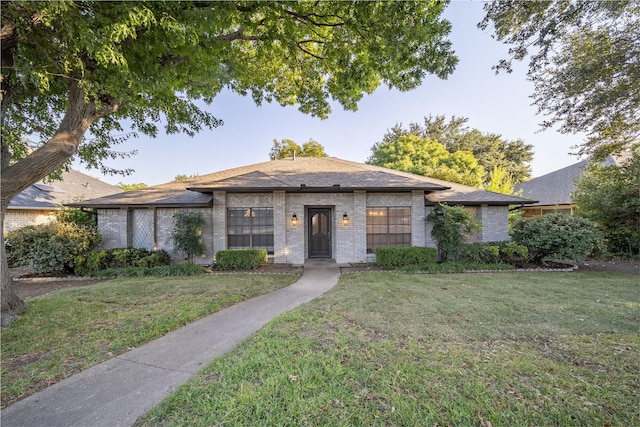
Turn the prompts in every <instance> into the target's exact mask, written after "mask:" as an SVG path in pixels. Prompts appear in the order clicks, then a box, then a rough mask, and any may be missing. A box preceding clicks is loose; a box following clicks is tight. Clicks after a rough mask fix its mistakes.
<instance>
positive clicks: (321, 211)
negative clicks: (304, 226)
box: [309, 208, 331, 258]
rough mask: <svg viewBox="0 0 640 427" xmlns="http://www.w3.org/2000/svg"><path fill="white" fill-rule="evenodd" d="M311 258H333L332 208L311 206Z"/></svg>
mask: <svg viewBox="0 0 640 427" xmlns="http://www.w3.org/2000/svg"><path fill="white" fill-rule="evenodd" d="M309 258H331V209H330V208H309Z"/></svg>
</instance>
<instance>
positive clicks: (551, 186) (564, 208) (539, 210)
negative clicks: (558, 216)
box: [514, 153, 631, 218]
mask: <svg viewBox="0 0 640 427" xmlns="http://www.w3.org/2000/svg"><path fill="white" fill-rule="evenodd" d="M630 156H631V153H625V154H621V155H619V156H609V157H608V158H607V159H606V160H605V161H604V162H603V164H605V165H609V166H620V165H621V164H622V163H624V162H625V161H626V160H627V159H628V158H629V157H630ZM588 164H589V160H588V159H587V160H583V161H581V162H578V163H575V164H573V165H571V166H567V167H565V168H562V169H558V170H557V171H554V172H550V173H548V174H546V175H542V176H540V177H538V178H534V179H532V180H530V181H526V182H522V183H520V184H517V185H516V186H515V188H514V192H516V193H517V192H518V191H520V190H522V193H521V194H520V195H521V196H522V197H524V198H526V199H530V200H537V202H536V203H533V204H530V205H528V206H523V207H522V208H521V210H522V211H523V212H524V214H523V216H524V218H530V217H534V216H540V215H545V214H550V213H564V214H569V215H570V214H573V213H574V212H576V209H577V208H576V206H575V205H573V204H572V203H571V196H572V194H573V192H574V191H575V183H576V181H577V180H578V179H580V178H581V177H582V174H583V172H584V170H585V168H586V167H587V165H588Z"/></svg>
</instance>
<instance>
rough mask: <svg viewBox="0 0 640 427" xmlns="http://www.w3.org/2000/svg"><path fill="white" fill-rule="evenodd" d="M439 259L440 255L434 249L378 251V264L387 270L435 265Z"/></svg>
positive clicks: (404, 247)
mask: <svg viewBox="0 0 640 427" xmlns="http://www.w3.org/2000/svg"><path fill="white" fill-rule="evenodd" d="M437 257H438V253H437V251H436V250H435V249H433V248H422V247H415V246H414V247H409V246H403V247H393V246H390V247H380V248H377V249H376V263H377V264H378V265H379V266H380V267H382V268H384V269H387V270H391V269H395V268H400V267H408V266H423V265H426V264H433V263H435V262H436V259H437Z"/></svg>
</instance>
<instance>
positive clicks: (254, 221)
mask: <svg viewBox="0 0 640 427" xmlns="http://www.w3.org/2000/svg"><path fill="white" fill-rule="evenodd" d="M227 247H228V248H229V249H266V250H267V253H269V254H273V208H230V209H228V210H227Z"/></svg>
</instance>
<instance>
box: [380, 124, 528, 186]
mask: <svg viewBox="0 0 640 427" xmlns="http://www.w3.org/2000/svg"><path fill="white" fill-rule="evenodd" d="M468 121H469V119H468V118H466V117H456V116H452V117H451V118H450V119H449V120H448V121H447V119H446V118H445V116H443V115H438V116H435V117H433V116H431V115H429V116H426V117H424V121H423V123H416V122H413V123H410V124H409V126H408V127H406V128H405V127H404V126H403V125H402V124H401V123H400V124H396V125H395V126H394V127H392V128H391V129H389V130H388V131H387V133H386V134H385V135H384V137H383V138H382V142H380V143H377V144H376V145H374V148H373V149H374V150H375V148H376V146H377V145H379V144H385V143H388V142H391V141H395V140H397V139H398V138H400V137H401V136H403V135H416V136H419V137H420V138H426V139H431V140H434V141H437V142H439V143H440V144H442V145H443V146H444V147H445V148H446V149H447V150H448V151H449V152H450V153H455V152H457V151H470V152H471V153H473V156H474V157H475V159H476V160H477V161H478V163H479V164H480V165H482V167H483V168H484V182H485V185H488V184H489V182H490V174H491V173H492V171H493V170H494V169H495V168H496V167H498V168H501V169H502V170H504V171H505V172H507V173H508V174H509V176H510V179H511V180H512V181H513V183H514V184H517V183H520V182H522V181H526V180H527V179H529V177H530V176H531V166H530V163H531V161H532V160H533V146H532V145H531V144H525V143H524V141H522V140H521V139H517V140H506V139H503V138H502V136H501V135H499V134H495V133H484V132H481V131H479V130H478V129H475V128H473V129H469V127H468V126H467V125H466V123H467V122H468Z"/></svg>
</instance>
